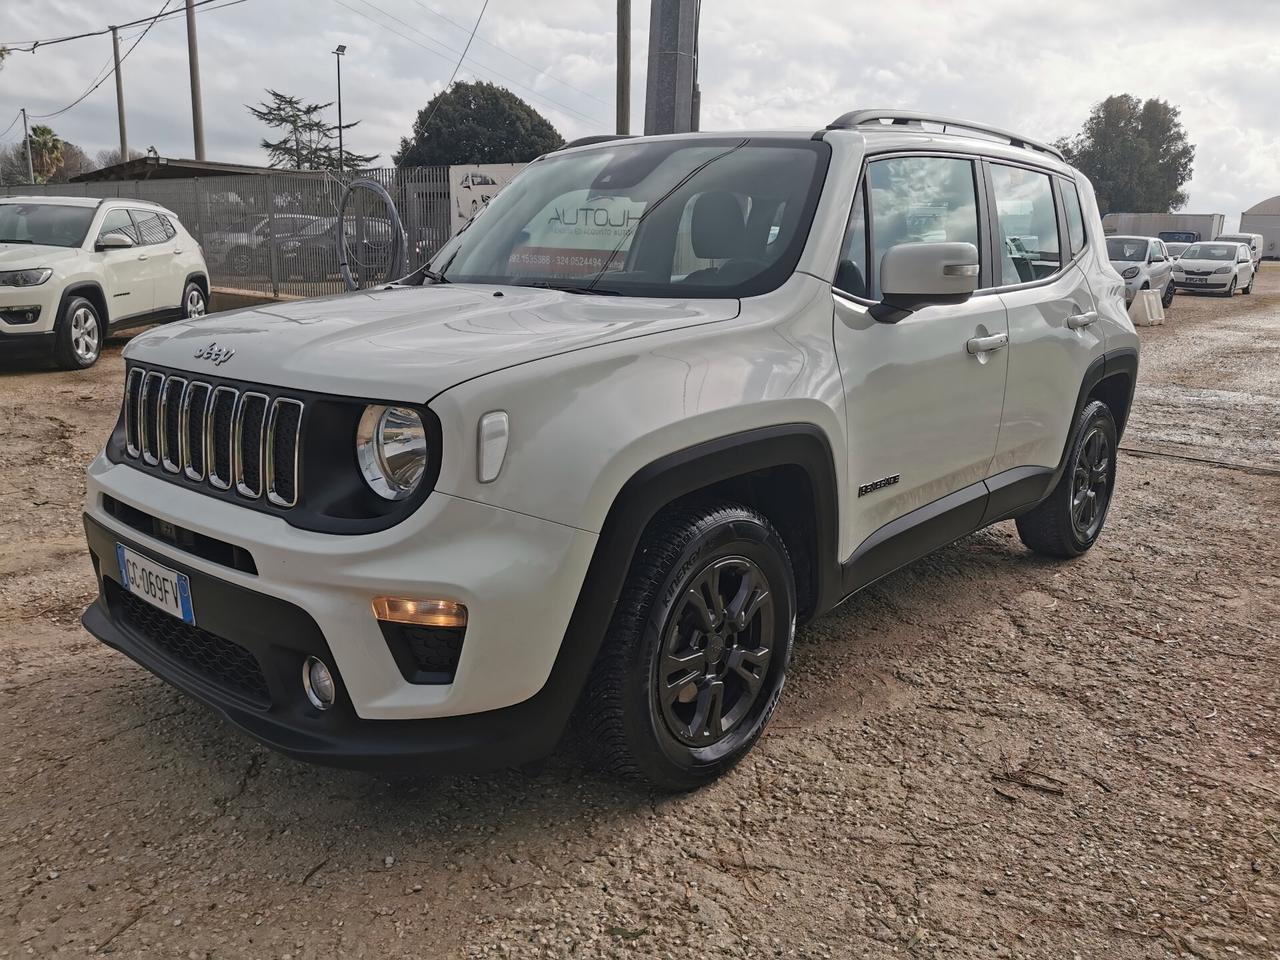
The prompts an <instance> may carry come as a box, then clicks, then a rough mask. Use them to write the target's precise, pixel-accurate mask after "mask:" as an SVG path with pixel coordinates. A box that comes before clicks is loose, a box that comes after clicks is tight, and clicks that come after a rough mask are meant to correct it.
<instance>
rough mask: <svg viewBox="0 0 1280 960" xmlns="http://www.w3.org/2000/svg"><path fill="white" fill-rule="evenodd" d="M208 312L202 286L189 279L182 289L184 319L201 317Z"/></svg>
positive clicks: (206, 299)
mask: <svg viewBox="0 0 1280 960" xmlns="http://www.w3.org/2000/svg"><path fill="white" fill-rule="evenodd" d="M208 312H209V301H208V298H207V297H206V296H205V293H204V287H202V286H200V284H198V283H196V282H195V281H194V280H191V281H190V282H188V283H187V285H186V287H185V289H183V291H182V316H183V319H185V320H194V319H195V318H196V317H203V316H204V315H205V314H206V313H208Z"/></svg>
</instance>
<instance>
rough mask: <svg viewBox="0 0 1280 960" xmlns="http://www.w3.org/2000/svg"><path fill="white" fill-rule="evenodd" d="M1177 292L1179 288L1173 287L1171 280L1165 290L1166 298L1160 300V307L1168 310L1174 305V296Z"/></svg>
mask: <svg viewBox="0 0 1280 960" xmlns="http://www.w3.org/2000/svg"><path fill="white" fill-rule="evenodd" d="M1177 292H1178V289H1177V287H1175V286H1174V285H1173V281H1172V280H1170V281H1169V283H1168V285H1167V286H1166V287H1165V288H1164V296H1162V297H1161V298H1160V305H1161V306H1162V307H1164V308H1165V309H1166V310H1167V309H1168V308H1169V307H1170V306H1172V305H1173V295H1174V294H1175V293H1177Z"/></svg>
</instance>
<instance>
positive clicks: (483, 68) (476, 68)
mask: <svg viewBox="0 0 1280 960" xmlns="http://www.w3.org/2000/svg"><path fill="white" fill-rule="evenodd" d="M333 2H334V3H336V4H338V6H340V7H343V8H345V9H346V10H349V11H351V12H352V13H354V14H356V15H358V16H361V17H364V19H366V20H368V21H369V22H370V23H372V24H375V25H377V26H379V27H381V28H382V29H384V30H388V31H390V32H391V33H394V34H395V35H396V36H398V37H400V38H401V39H402V40H408V41H409V42H410V43H412V44H414V45H415V46H417V47H421V48H422V49H423V50H426V51H427V52H428V53H433V54H435V55H436V56H438V57H440V58H441V59H444V60H450V61H452V59H453V58H452V57H449V56H446V55H445V54H443V53H441V52H440V51H439V50H434V49H432V48H431V47H428V46H427V45H426V44H424V43H420V42H419V41H417V40H415V39H414V38H413V37H410V36H407V35H405V34H404V33H401V32H400V31H398V30H395V29H394V28H392V27H390V26H388V25H387V24H385V23H382V22H381V21H379V20H375V19H374V18H373V17H371V16H369V15H368V14H367V13H365V12H364V11H362V10H357V9H356V8H355V7H352V6H348V5H347V4H346V3H344V2H343V0H333ZM359 2H360V3H363V4H364V5H365V6H367V7H370V8H372V9H373V10H376V11H377V12H378V13H380V14H382V15H383V16H384V17H386V18H387V19H389V20H394V21H395V22H396V23H398V24H400V25H401V26H403V27H407V28H408V29H410V30H412V31H413V32H414V33H417V34H419V35H420V36H422V37H424V38H426V39H427V40H430V41H431V42H432V43H434V44H436V45H437V46H440V47H443V48H444V49H445V50H448V51H449V52H450V53H453V54H457V53H458V52H459V51H458V49H457V48H456V47H451V46H449V45H448V44H446V43H442V42H441V41H439V40H437V39H435V38H434V37H432V36H430V35H429V34H426V33H423V32H422V31H421V30H419V29H418V28H417V27H415V26H414V25H413V24H411V23H408V22H407V21H404V20H401V19H400V18H399V17H397V16H395V15H394V14H391V13H387V11H385V10H383V9H382V8H381V7H378V6H376V5H375V4H373V3H370V2H369V0H359ZM468 67H469V69H470V70H471V72H472V73H476V74H481V73H485V74H490V75H492V76H494V77H497V78H498V79H500V80H504V81H506V82H507V83H509V84H512V85H513V86H516V87H519V88H521V89H522V90H525V91H527V92H528V94H529V96H531V97H533V98H534V99H538V100H542V101H543V102H545V103H549V104H551V105H552V106H554V107H557V108H559V109H560V110H563V111H565V112H566V113H571V114H573V115H574V116H576V117H578V118H579V119H581V120H585V121H587V122H588V123H601V122H602V121H601V120H600V118H599V117H593V116H590V115H588V114H585V113H583V112H582V111H581V110H578V109H575V108H574V107H571V106H569V105H568V104H566V103H563V102H561V101H559V100H556V99H555V98H554V97H550V96H548V95H547V94H545V93H542V92H541V91H538V90H535V89H534V88H532V87H530V86H529V85H528V84H525V83H522V82H521V81H519V80H517V79H515V78H514V77H509V76H507V75H506V74H504V73H500V72H499V71H497V70H495V69H493V68H492V67H490V66H488V65H486V64H478V63H474V62H473V63H471V64H469V65H468Z"/></svg>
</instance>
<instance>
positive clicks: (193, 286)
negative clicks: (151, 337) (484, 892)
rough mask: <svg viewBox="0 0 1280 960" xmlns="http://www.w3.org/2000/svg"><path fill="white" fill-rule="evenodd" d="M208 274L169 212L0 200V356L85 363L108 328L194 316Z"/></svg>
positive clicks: (142, 206)
mask: <svg viewBox="0 0 1280 960" xmlns="http://www.w3.org/2000/svg"><path fill="white" fill-rule="evenodd" d="M208 300H209V273H208V270H206V269H205V264H204V256H203V255H202V254H201V252H200V246H199V244H197V243H196V242H195V240H194V239H193V238H192V237H191V235H190V234H188V233H187V231H186V230H184V229H183V227H182V224H181V223H179V222H178V218H177V216H176V215H175V214H174V213H173V212H172V211H171V210H166V209H165V208H164V207H161V206H157V205H156V204H154V203H148V202H146V201H144V200H98V199H93V198H88V197H3V198H0V358H4V357H8V356H13V355H17V354H26V355H31V354H35V355H39V356H42V357H52V358H53V359H54V360H55V361H57V363H58V365H59V366H61V367H63V368H65V369H68V370H78V369H81V368H83V367H88V366H92V365H93V364H94V363H95V362H96V361H97V359H98V355H99V353H101V351H102V342H103V340H105V339H106V337H107V335H108V334H109V333H112V332H114V331H116V330H119V329H121V328H123V327H129V326H136V325H138V324H143V323H155V322H157V321H160V320H171V319H179V318H182V317H199V316H203V315H204V313H205V309H206V304H207V303H208Z"/></svg>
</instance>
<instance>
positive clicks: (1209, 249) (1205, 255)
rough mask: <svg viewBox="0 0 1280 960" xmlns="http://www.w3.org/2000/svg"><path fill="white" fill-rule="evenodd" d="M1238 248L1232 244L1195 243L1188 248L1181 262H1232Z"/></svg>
mask: <svg viewBox="0 0 1280 960" xmlns="http://www.w3.org/2000/svg"><path fill="white" fill-rule="evenodd" d="M1237 249H1238V248H1237V247H1236V245H1235V244H1234V243H1197V244H1196V245H1195V246H1193V247H1188V248H1187V252H1186V253H1184V254H1183V255H1182V257H1181V259H1183V260H1234V259H1235V258H1236V250H1237Z"/></svg>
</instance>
